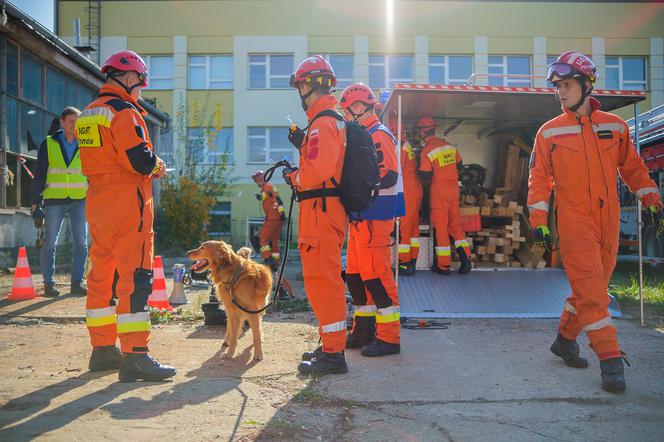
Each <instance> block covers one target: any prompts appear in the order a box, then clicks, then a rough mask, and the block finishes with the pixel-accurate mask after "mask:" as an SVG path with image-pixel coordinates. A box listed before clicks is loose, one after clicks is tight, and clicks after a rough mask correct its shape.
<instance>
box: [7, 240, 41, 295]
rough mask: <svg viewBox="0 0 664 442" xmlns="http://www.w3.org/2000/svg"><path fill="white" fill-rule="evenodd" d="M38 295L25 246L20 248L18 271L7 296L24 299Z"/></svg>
mask: <svg viewBox="0 0 664 442" xmlns="http://www.w3.org/2000/svg"><path fill="white" fill-rule="evenodd" d="M36 297H37V292H35V286H34V285H33V284H32V273H30V264H28V254H27V252H26V251H25V247H21V248H20V249H18V260H17V261H16V272H15V273H14V286H13V287H12V292H11V293H10V294H9V296H7V299H8V300H9V301H22V300H24V299H34V298H36Z"/></svg>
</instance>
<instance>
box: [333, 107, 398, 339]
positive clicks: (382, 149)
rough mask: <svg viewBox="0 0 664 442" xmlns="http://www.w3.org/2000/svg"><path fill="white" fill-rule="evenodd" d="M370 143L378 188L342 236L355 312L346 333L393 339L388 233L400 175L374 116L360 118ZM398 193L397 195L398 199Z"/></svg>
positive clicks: (390, 142) (391, 145) (390, 143)
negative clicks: (376, 166) (369, 135)
mask: <svg viewBox="0 0 664 442" xmlns="http://www.w3.org/2000/svg"><path fill="white" fill-rule="evenodd" d="M362 125H363V126H364V127H366V128H367V130H368V131H369V133H371V138H372V140H373V142H374V145H375V146H376V153H377V156H378V166H379V170H380V181H381V185H380V193H379V195H378V197H377V198H376V200H374V202H373V203H372V204H371V205H370V206H369V208H368V209H367V210H366V211H364V212H362V214H361V215H360V216H361V219H362V220H363V221H360V222H356V223H352V224H351V226H350V237H349V239H348V262H347V264H346V283H347V284H348V290H349V291H350V294H351V296H352V297H353V305H354V306H355V317H354V321H353V322H354V323H353V331H352V333H353V334H354V335H356V336H358V337H361V338H362V339H363V340H367V341H369V342H371V341H373V338H374V336H367V334H373V330H374V323H375V325H376V326H375V327H376V328H375V333H376V336H375V337H376V338H377V339H380V340H381V341H383V342H387V343H389V344H398V343H399V339H400V334H401V325H400V323H399V318H400V313H399V297H398V295H397V286H396V283H395V281H394V276H393V275H392V265H391V261H392V258H391V254H390V234H391V233H392V231H393V230H394V217H395V216H401V215H403V213H398V210H397V207H401V209H402V210H403V206H404V202H403V184H402V181H401V180H400V179H399V178H400V174H399V172H400V170H399V160H398V157H397V150H396V149H397V148H396V143H395V140H394V138H393V136H392V135H391V133H389V129H387V128H386V127H385V126H383V125H382V124H381V123H380V121H379V120H378V118H377V117H376V116H371V117H369V118H367V119H366V120H365V121H363V122H362ZM399 198H400V200H399Z"/></svg>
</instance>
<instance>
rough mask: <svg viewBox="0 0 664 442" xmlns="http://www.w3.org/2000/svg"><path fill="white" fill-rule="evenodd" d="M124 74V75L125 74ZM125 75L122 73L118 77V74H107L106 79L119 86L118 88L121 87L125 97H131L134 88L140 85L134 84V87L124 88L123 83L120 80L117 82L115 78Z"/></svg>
mask: <svg viewBox="0 0 664 442" xmlns="http://www.w3.org/2000/svg"><path fill="white" fill-rule="evenodd" d="M125 73H126V72H125ZM125 73H122V74H120V75H118V74H115V75H111V74H107V76H108V78H110V79H111V80H113V81H115V82H116V83H117V84H119V85H120V86H122V89H124V90H125V91H126V92H127V95H131V92H132V91H133V90H134V89H135V88H137V87H139V86H140V85H141V84H140V83H136V84H135V85H133V86H131V87H129V86H126V85H125V84H124V83H123V82H121V81H120V80H118V79H117V78H116V77H120V76H122V75H124V74H125Z"/></svg>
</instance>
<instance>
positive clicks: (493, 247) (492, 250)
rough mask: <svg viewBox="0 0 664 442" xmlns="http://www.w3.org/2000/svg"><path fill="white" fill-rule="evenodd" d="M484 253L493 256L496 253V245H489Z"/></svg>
mask: <svg viewBox="0 0 664 442" xmlns="http://www.w3.org/2000/svg"><path fill="white" fill-rule="evenodd" d="M486 253H487V254H489V255H493V254H495V253H496V245H495V244H489V245H488V246H487V247H486Z"/></svg>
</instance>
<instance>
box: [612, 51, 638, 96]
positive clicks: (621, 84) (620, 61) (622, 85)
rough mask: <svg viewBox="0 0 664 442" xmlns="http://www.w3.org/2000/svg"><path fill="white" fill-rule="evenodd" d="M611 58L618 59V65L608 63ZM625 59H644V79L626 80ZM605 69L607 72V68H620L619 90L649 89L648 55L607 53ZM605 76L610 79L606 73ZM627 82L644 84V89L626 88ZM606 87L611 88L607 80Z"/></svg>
mask: <svg viewBox="0 0 664 442" xmlns="http://www.w3.org/2000/svg"><path fill="white" fill-rule="evenodd" d="M610 58H615V59H617V60H618V64H617V65H613V64H612V65H609V64H608V62H607V61H608V59H610ZM625 59H632V60H643V81H635V80H624V67H623V64H624V63H623V62H624V60H625ZM604 60H605V61H604V69H605V72H606V70H609V69H617V70H618V89H617V90H639V91H647V90H648V57H646V56H644V55H641V56H638V55H633V56H632V55H630V56H623V55H606V56H605V57H604ZM605 77H606V78H607V79H608V78H609V76H608V75H605ZM625 84H643V89H625ZM604 85H605V87H606V88H607V89H609V87H608V85H606V81H605V83H604Z"/></svg>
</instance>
